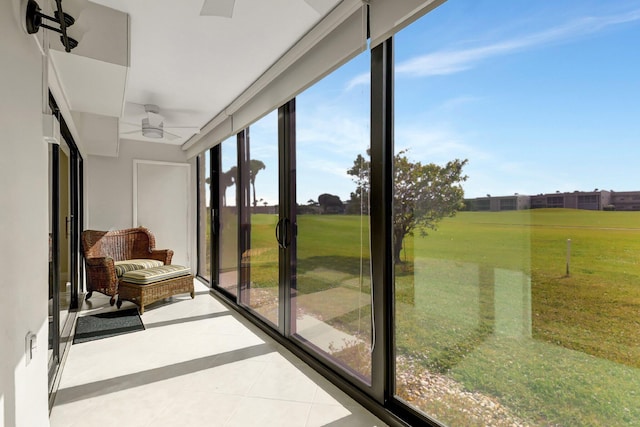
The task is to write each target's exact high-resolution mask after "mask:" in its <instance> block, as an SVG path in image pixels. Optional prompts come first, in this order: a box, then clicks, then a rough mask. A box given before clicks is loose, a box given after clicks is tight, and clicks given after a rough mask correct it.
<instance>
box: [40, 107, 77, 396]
mask: <svg viewBox="0 0 640 427" xmlns="http://www.w3.org/2000/svg"><path fill="white" fill-rule="evenodd" d="M54 106H55V104H54ZM54 111H55V110H54ZM58 120H59V121H60V129H61V137H60V141H59V142H60V143H59V144H50V145H49V146H48V151H49V165H48V168H49V236H48V241H49V283H48V287H49V339H48V351H49V380H50V386H52V385H53V379H54V377H55V375H56V372H57V368H58V365H59V363H60V360H61V358H62V355H63V354H64V351H65V348H66V346H67V345H68V339H66V338H68V336H69V334H70V329H71V324H72V320H71V318H70V314H71V311H70V310H72V309H74V308H77V307H78V293H79V291H80V289H81V286H82V280H81V277H82V270H81V265H82V263H81V253H80V230H81V228H82V209H81V206H82V197H81V188H82V185H81V183H82V179H81V176H82V158H81V157H80V155H79V152H78V149H77V147H76V146H75V143H74V141H73V139H72V137H71V134H70V132H69V130H68V129H67V127H66V124H65V122H64V120H63V119H62V118H61V117H60V116H59V115H58Z"/></svg>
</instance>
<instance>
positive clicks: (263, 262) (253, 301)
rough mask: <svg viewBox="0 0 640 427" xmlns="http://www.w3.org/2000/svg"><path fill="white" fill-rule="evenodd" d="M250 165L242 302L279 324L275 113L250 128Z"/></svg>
mask: <svg viewBox="0 0 640 427" xmlns="http://www.w3.org/2000/svg"><path fill="white" fill-rule="evenodd" d="M248 154H249V156H248V158H249V163H248V164H247V165H243V166H244V167H246V168H247V169H246V174H245V175H244V176H245V179H248V181H249V182H248V186H249V187H248V188H249V194H250V197H249V201H248V202H249V204H250V206H248V207H247V208H248V209H249V221H250V224H245V227H247V226H248V230H249V233H250V239H249V246H248V248H247V249H246V250H245V251H244V252H243V254H242V261H241V262H242V268H243V269H244V272H245V274H246V276H245V280H246V283H247V286H246V289H247V290H248V292H246V293H245V294H244V295H243V303H244V304H246V305H248V306H249V307H251V308H252V309H253V310H254V311H255V312H257V313H258V314H260V315H261V316H262V317H264V318H265V319H267V320H268V321H270V322H271V323H273V324H274V325H276V326H277V325H278V306H279V302H278V289H279V288H278V282H279V276H278V257H279V248H278V243H277V241H276V239H275V238H274V230H275V228H276V224H277V223H278V118H277V114H276V112H275V111H274V112H272V113H270V114H268V115H267V116H265V117H263V118H262V119H260V120H259V121H257V122H256V123H254V124H252V125H251V126H250V138H249V153H248Z"/></svg>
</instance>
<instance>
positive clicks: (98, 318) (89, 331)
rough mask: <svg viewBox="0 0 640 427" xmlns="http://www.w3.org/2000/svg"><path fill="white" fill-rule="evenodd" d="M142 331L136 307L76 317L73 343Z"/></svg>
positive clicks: (142, 325) (142, 326)
mask: <svg viewBox="0 0 640 427" xmlns="http://www.w3.org/2000/svg"><path fill="white" fill-rule="evenodd" d="M137 331H144V324H143V323H142V319H141V318H140V315H139V314H138V309H137V308H130V309H127V310H117V311H110V312H108V313H100V314H93V315H90V316H82V317H78V321H77V322H76V333H75V336H74V337H73V343H74V344H79V343H82V342H87V341H93V340H99V339H102V338H108V337H114V336H116V335H122V334H128V333H131V332H137Z"/></svg>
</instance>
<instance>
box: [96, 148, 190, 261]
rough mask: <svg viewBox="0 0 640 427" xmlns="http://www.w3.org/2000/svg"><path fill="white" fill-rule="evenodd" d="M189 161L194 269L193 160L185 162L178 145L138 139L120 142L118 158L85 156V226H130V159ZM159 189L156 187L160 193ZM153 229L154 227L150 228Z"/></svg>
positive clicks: (131, 205)
mask: <svg viewBox="0 0 640 427" xmlns="http://www.w3.org/2000/svg"><path fill="white" fill-rule="evenodd" d="M134 160H153V161H161V162H175V163H189V164H191V165H192V170H191V181H192V185H191V186H189V188H185V189H184V191H185V192H189V200H190V204H191V206H190V212H189V230H191V233H192V235H191V236H190V239H189V241H190V242H191V244H190V246H191V247H190V253H189V254H188V255H187V257H186V258H187V259H189V260H191V263H192V264H193V265H191V266H190V267H191V268H192V269H193V268H195V243H194V242H195V240H196V239H195V219H194V217H195V200H196V192H195V181H194V179H195V178H194V177H195V160H191V161H188V160H187V158H186V155H185V152H184V151H182V150H181V149H180V147H179V146H175V145H169V144H162V143H149V142H140V141H130V140H122V141H120V151H119V155H118V157H105V156H88V158H87V159H86V163H85V171H86V181H85V189H86V192H85V193H86V195H85V203H86V204H87V210H88V213H87V217H86V221H85V228H86V229H93V230H119V229H123V228H129V227H132V226H133V161H134ZM161 191H162V188H158V192H161ZM151 231H152V232H154V230H151Z"/></svg>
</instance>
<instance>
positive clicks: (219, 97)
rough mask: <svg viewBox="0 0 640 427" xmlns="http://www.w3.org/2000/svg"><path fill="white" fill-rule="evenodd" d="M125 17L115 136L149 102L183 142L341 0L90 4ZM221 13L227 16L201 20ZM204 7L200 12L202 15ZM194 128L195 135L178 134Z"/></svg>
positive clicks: (102, 0)
mask: <svg viewBox="0 0 640 427" xmlns="http://www.w3.org/2000/svg"><path fill="white" fill-rule="evenodd" d="M92 1H93V2H94V3H98V4H101V5H104V6H107V7H110V8H113V9H116V10H119V11H122V12H125V13H128V14H129V15H130V25H131V30H130V35H131V51H130V54H131V58H130V70H129V74H128V77H127V87H126V92H125V108H124V113H123V115H122V117H120V137H121V138H126V139H136V140H144V141H154V140H153V139H150V138H146V137H143V136H142V135H141V134H139V135H136V134H135V133H133V134H132V133H131V132H132V131H135V129H136V126H137V123H140V122H141V118H142V117H144V107H143V105H144V104H156V105H158V106H159V108H160V114H161V115H162V116H163V117H164V127H165V131H169V132H171V133H173V134H176V135H179V136H180V137H179V138H174V139H172V140H169V139H168V138H163V139H161V140H155V141H157V142H165V143H171V144H183V143H184V142H185V141H186V140H187V139H188V138H190V137H191V136H192V135H193V134H194V133H195V132H196V130H198V129H200V128H202V127H203V126H204V125H206V124H207V123H208V122H209V121H210V120H211V119H212V118H213V117H215V116H216V115H217V114H218V113H220V112H221V111H223V110H224V109H225V107H227V106H228V105H229V104H230V103H231V102H232V101H233V100H234V99H235V98H236V97H238V96H239V95H240V94H241V93H242V92H243V91H244V90H245V89H246V88H247V87H249V86H250V85H251V83H253V82H254V81H255V80H256V79H258V77H260V75H262V74H263V73H264V72H265V71H266V70H267V69H268V68H269V66H271V65H272V64H273V63H274V62H275V61H276V60H277V59H278V58H279V57H281V56H282V55H283V54H284V53H285V52H286V51H287V50H289V49H290V48H291V47H292V46H293V45H294V44H295V42H297V41H298V40H299V39H300V38H301V37H302V36H303V35H304V34H306V33H307V32H308V31H309V30H310V29H311V28H312V27H313V26H314V25H315V24H317V23H318V21H320V19H322V18H323V17H324V16H325V15H326V14H327V13H328V12H329V11H330V10H331V9H333V7H335V6H336V5H337V4H338V3H340V2H341V0H235V2H233V1H231V0H206V1H205V0H180V1H176V0H134V1H132V0H92ZM216 2H221V3H225V4H226V6H227V9H228V5H229V3H232V5H233V9H232V17H231V18H228V17H220V16H201V15H200V13H201V11H203V12H208V13H210V12H211V11H213V12H215V11H216V10H217V7H218V6H219V7H221V8H222V9H224V6H225V5H222V4H219V5H217V4H216ZM203 6H205V8H204V9H203ZM184 128H195V129H184Z"/></svg>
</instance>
